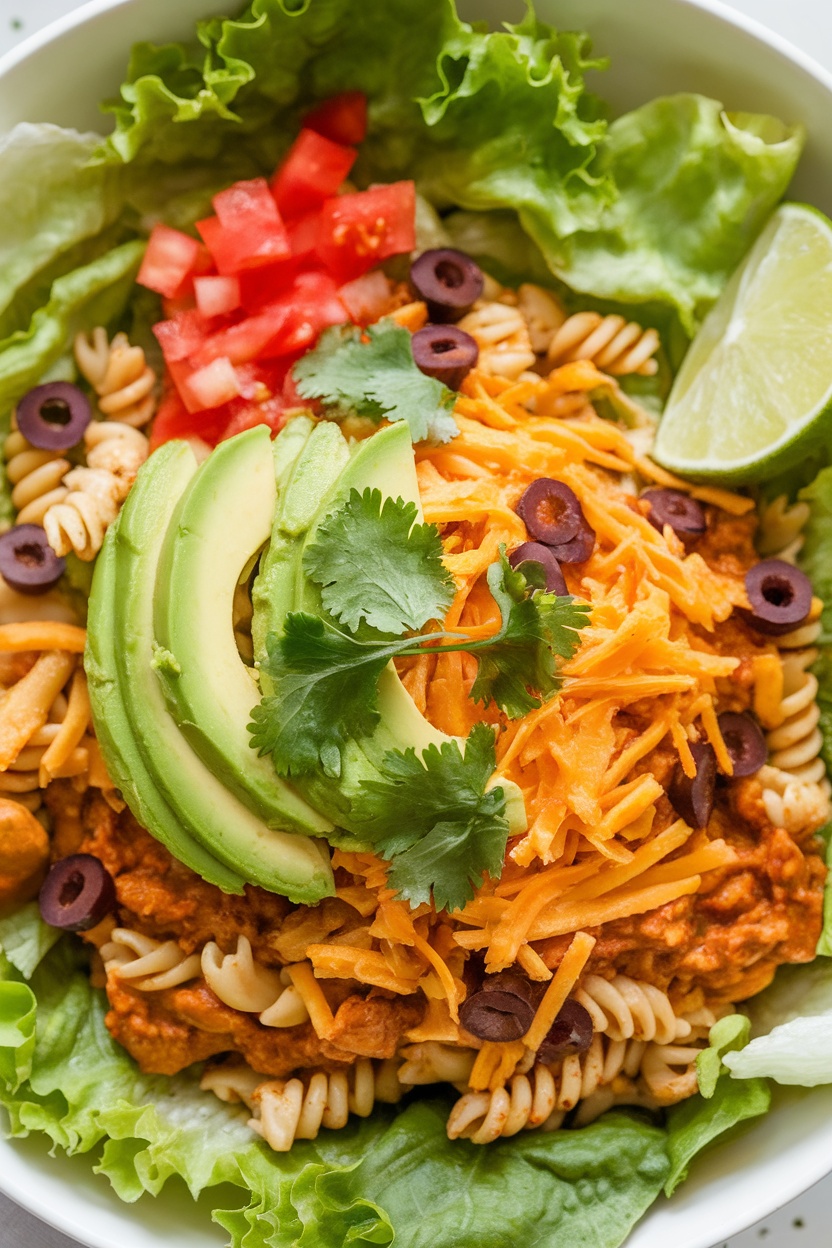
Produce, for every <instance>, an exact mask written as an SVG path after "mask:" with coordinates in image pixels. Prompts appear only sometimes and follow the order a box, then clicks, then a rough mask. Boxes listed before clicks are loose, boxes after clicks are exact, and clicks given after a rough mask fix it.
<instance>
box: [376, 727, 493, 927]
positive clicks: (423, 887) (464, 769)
mask: <svg viewBox="0 0 832 1248" xmlns="http://www.w3.org/2000/svg"><path fill="white" fill-rule="evenodd" d="M495 766H496V760H495V751H494V732H493V729H491V728H489V727H488V725H487V724H475V725H474V727H473V729H472V730H471V734H470V736H469V737H468V741H467V743H466V746H465V753H464V755H463V753H462V751H461V750H460V748H459V745H458V744H457V742H456V741H448V742H445V743H444V744H443V745H442V746H441V747H437V746H435V745H430V746H428V748H427V749H426V750H425V751H424V753H423V754H422V757H421V758H417V756H416V751H415V750H412V749H411V750H405V751H404V752H402V751H399V750H394V751H391V752H389V753H388V754H386V755H385V756H384V761H383V764H382V767H381V773H382V776H383V779H382V780H380V781H376V780H371V781H367V782H366V783H365V784H364V786H363V789H362V802H361V807H360V808H359V809H357V810H355V811H354V815H355V816H356V821H357V823H358V824H359V825H360V828H361V831H362V833H365V834H366V835H367V836H368V837H369V838H370V839H372V840H373V841H374V842H375V844H376V847H377V848H378V850H379V851H380V852H381V854H382V855H383V856H384V857H385V858H386V859H388V860H389V861H390V863H391V866H390V873H389V876H388V879H389V883H390V885H391V887H393V888H395V889H396V890H397V892H398V893H400V894H401V896H402V897H405V898H407V900H408V901H410V903H411V904H412V905H414V906H416V905H419V904H420V903H421V902H424V901H429V900H430V898H431V894H432V895H433V900H434V903H435V905H436V908H437V909H438V910H441V909H448V910H455V909H458V908H459V907H460V906H463V905H465V903H466V901H470V899H471V898H472V897H473V896H474V889H475V888H477V887H479V885H480V884H481V883H482V879H483V875H484V874H485V873H488V874H489V875H491V876H492V877H494V878H499V876H500V874H501V872H502V869H503V859H504V857H505V851H506V842H507V840H508V832H509V827H508V820H507V819H506V817H505V805H506V799H505V793H504V792H503V790H502V789H501V788H499V787H494V788H492V789H488V790H486V785H487V784H488V782H489V780H490V779H491V777H492V775H493V774H494V768H495ZM404 812H406V817H405V818H403V813H404Z"/></svg>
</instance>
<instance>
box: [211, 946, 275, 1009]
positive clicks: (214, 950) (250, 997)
mask: <svg viewBox="0 0 832 1248" xmlns="http://www.w3.org/2000/svg"><path fill="white" fill-rule="evenodd" d="M200 965H201V967H202V974H203V975H204V976H205V980H206V982H207V984H208V987H209V988H210V989H211V990H212V992H213V993H214V994H215V995H216V996H218V997H219V999H220V1001H222V1002H223V1004H224V1005H228V1006H230V1007H231V1009H232V1010H242V1011H243V1012H244V1013H249V1014H259V1013H261V1012H262V1011H263V1010H265V1009H267V1008H268V1007H269V1006H271V1005H273V1004H274V1002H275V999H276V998H277V997H278V996H280V995H281V994H282V985H281V982H280V974H279V972H277V971H272V970H269V968H268V967H265V966H258V965H257V963H256V962H255V961H254V958H253V957H252V953H251V943H250V942H249V940H248V939H247V938H246V937H245V936H238V937H237V948H236V951H235V952H234V953H227V954H225V955H224V954H223V953H222V951H221V949H220V947H219V945H217V944H215V942H214V941H209V943H208V944H207V945H206V946H205V948H204V949H203V950H202V954H201V958H200Z"/></svg>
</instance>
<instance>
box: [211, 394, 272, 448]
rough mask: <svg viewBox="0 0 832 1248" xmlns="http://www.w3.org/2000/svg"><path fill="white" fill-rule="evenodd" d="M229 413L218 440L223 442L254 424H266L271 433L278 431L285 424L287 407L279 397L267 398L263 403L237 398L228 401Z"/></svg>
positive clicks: (252, 426) (251, 427)
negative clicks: (233, 400)
mask: <svg viewBox="0 0 832 1248" xmlns="http://www.w3.org/2000/svg"><path fill="white" fill-rule="evenodd" d="M228 410H229V412H230V413H231V415H230V419H229V421H228V424H227V425H226V427H225V429H224V430H223V434H222V438H221V439H220V441H222V442H225V441H227V439H228V438H233V437H234V436H235V435H236V434H238V433H242V432H243V431H244V430H245V429H253V428H254V427H255V425H268V426H269V428H270V429H271V431H272V433H279V432H280V430H281V429H282V428H283V426H284V425H285V424H286V414H287V411H288V408H287V407H286V404H285V403H284V402H283V399H281V398H280V397H278V398H274V399H267V400H266V401H265V402H263V403H253V402H251V401H250V400H247V399H237V400H235V402H233V403H229V405H228Z"/></svg>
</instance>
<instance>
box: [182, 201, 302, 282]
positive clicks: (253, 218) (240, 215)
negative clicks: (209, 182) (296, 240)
mask: <svg viewBox="0 0 832 1248" xmlns="http://www.w3.org/2000/svg"><path fill="white" fill-rule="evenodd" d="M213 202H214V208H215V210H216V213H217V215H216V217H207V218H206V219H205V220H203V221H197V223H196V228H197V230H198V231H199V233H200V234H201V236H202V238H203V239H204V240H205V245H206V247H207V248H208V250H209V251H210V253H211V255H212V256H213V258H214V263H215V264H216V266H217V269H218V270H219V272H220V273H221V274H222V275H223V276H224V277H233V276H235V275H236V274H237V273H239V272H240V271H241V270H245V269H251V268H257V267H258V266H259V265H261V264H273V263H274V262H275V261H276V260H283V259H285V258H286V257H288V256H289V255H290V254H291V249H290V247H289V237H288V234H287V233H286V226H285V225H284V224H283V220H282V218H281V216H280V213H279V212H278V211H277V204H276V203H275V201H274V198H273V196H272V194H271V192H270V191H269V185H268V183H267V182H266V179H265V178H252V180H251V181H250V182H235V183H234V185H233V186H230V187H229V188H228V190H226V191H220V193H219V194H218V195H215V196H214V201H213Z"/></svg>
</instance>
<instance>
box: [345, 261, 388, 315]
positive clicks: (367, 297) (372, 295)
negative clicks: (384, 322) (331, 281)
mask: <svg viewBox="0 0 832 1248" xmlns="http://www.w3.org/2000/svg"><path fill="white" fill-rule="evenodd" d="M338 298H339V299H340V300H341V302H342V303H343V305H344V307H345V308H346V309H347V311H348V312H349V314H350V318H351V319H352V320H353V321H355V323H356V325H372V324H373V323H374V322H375V321H379V320H381V318H382V317H383V316H384V315H386V313H387V312H389V311H390V307H391V298H390V282H389V281H388V279H387V278H386V277H385V276H384V274H383V273H382V271H381V269H374V270H373V272H372V273H365V274H364V276H363V277H356V278H355V280H354V281H352V282H347V283H346V285H345V286H342V287H341V288H340V290H339V291H338Z"/></svg>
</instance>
